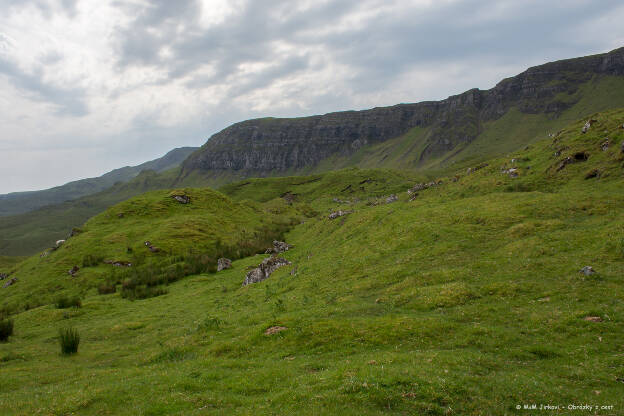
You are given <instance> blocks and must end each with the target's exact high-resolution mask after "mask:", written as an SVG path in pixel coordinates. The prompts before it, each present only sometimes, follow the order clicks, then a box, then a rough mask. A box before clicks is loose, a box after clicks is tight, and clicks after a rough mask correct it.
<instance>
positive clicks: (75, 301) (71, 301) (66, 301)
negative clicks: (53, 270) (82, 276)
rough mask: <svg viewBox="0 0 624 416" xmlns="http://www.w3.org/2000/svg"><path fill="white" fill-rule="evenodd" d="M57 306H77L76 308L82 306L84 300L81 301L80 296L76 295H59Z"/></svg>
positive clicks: (60, 307)
mask: <svg viewBox="0 0 624 416" xmlns="http://www.w3.org/2000/svg"><path fill="white" fill-rule="evenodd" d="M55 304H56V308H57V309H67V308H71V307H75V308H80V307H82V302H81V301H80V298H79V297H78V296H74V297H71V298H70V297H67V296H64V295H61V296H59V297H58V298H56V302H55Z"/></svg>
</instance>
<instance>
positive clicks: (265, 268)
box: [243, 256, 291, 286]
mask: <svg viewBox="0 0 624 416" xmlns="http://www.w3.org/2000/svg"><path fill="white" fill-rule="evenodd" d="M289 264H291V263H290V262H289V261H288V260H286V259H284V258H282V257H275V256H271V257H269V258H266V259H264V260H263V261H262V263H260V264H259V265H258V267H256V268H255V269H253V270H251V271H250V272H249V273H247V275H246V276H245V281H244V282H243V286H247V285H248V284H251V283H258V282H261V281H263V280H266V279H268V278H269V277H271V273H273V272H274V271H275V270H277V269H279V268H280V267H282V266H287V265H289Z"/></svg>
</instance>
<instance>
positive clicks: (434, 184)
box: [407, 180, 442, 195]
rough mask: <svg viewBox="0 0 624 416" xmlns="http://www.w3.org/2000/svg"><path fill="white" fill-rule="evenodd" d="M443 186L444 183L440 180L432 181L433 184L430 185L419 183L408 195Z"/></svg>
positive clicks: (409, 190)
mask: <svg viewBox="0 0 624 416" xmlns="http://www.w3.org/2000/svg"><path fill="white" fill-rule="evenodd" d="M439 185H442V181H441V180H438V181H432V182H428V183H417V184H416V185H414V186H412V187H411V188H410V189H408V190H407V193H408V194H409V195H411V194H413V193H416V192H419V191H424V190H425V189H429V188H432V187H434V186H439Z"/></svg>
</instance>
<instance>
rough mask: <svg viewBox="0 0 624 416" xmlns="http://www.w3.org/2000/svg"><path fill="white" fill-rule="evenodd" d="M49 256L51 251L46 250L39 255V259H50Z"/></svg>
mask: <svg viewBox="0 0 624 416" xmlns="http://www.w3.org/2000/svg"><path fill="white" fill-rule="evenodd" d="M48 254H50V250H46V251H44V252H43V253H41V254H39V258H40V259H42V258H44V257H48Z"/></svg>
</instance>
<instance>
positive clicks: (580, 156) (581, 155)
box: [557, 152, 589, 172]
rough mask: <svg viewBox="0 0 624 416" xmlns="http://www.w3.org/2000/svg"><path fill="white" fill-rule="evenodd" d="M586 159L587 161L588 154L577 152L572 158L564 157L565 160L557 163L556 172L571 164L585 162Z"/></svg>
mask: <svg viewBox="0 0 624 416" xmlns="http://www.w3.org/2000/svg"><path fill="white" fill-rule="evenodd" d="M587 159H589V154H587V153H585V152H577V153H575V154H574V155H573V156H566V157H565V159H563V160H562V161H561V162H560V163H559V167H558V168H557V172H559V171H561V170H562V169H563V168H565V167H566V166H567V165H569V164H571V163H576V162H585V161H586V160H587Z"/></svg>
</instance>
